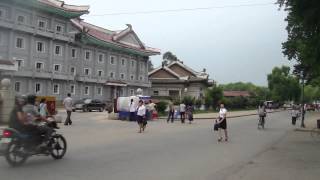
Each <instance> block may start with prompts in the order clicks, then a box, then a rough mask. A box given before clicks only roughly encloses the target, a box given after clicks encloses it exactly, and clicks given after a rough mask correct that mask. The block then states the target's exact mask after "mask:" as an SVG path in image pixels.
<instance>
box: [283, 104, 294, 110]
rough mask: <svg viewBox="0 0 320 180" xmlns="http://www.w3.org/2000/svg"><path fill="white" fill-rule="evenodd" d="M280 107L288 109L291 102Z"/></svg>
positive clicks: (290, 106)
mask: <svg viewBox="0 0 320 180" xmlns="http://www.w3.org/2000/svg"><path fill="white" fill-rule="evenodd" d="M282 107H283V109H290V108H292V104H283V105H282Z"/></svg>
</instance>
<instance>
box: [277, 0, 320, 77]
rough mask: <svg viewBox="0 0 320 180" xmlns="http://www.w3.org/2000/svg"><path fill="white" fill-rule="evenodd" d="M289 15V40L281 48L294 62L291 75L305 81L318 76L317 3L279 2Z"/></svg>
mask: <svg viewBox="0 0 320 180" xmlns="http://www.w3.org/2000/svg"><path fill="white" fill-rule="evenodd" d="M278 3H279V4H280V7H284V8H285V10H286V11H287V12H288V16H287V18H286V21H287V22H288V25H287V28H286V29H287V32H288V40H287V41H286V42H284V43H283V44H282V48H283V54H284V55H286V56H287V57H288V59H289V60H296V61H297V64H296V65H295V69H294V73H295V74H299V75H300V74H302V75H303V76H304V78H306V79H307V80H309V81H310V80H312V79H314V78H317V77H319V76H320V1H319V0H278Z"/></svg>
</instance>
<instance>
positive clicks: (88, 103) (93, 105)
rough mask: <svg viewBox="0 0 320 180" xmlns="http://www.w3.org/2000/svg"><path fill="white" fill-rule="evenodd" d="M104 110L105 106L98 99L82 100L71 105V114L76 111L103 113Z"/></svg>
mask: <svg viewBox="0 0 320 180" xmlns="http://www.w3.org/2000/svg"><path fill="white" fill-rule="evenodd" d="M105 108H106V104H105V103H103V102H102V101H101V100H99V99H82V100H79V101H76V102H75V103H74V105H73V109H72V110H73V112H75V111H77V110H82V111H83V112H91V111H94V110H95V111H100V112H102V111H104V110H105Z"/></svg>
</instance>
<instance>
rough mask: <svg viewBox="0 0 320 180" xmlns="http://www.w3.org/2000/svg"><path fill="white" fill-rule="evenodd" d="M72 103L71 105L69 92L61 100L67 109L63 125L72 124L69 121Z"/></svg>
mask: <svg viewBox="0 0 320 180" xmlns="http://www.w3.org/2000/svg"><path fill="white" fill-rule="evenodd" d="M72 105H73V102H72V98H71V94H70V93H68V97H66V98H65V99H64V100H63V106H64V109H65V110H66V111H67V118H66V121H65V122H64V125H65V126H67V125H71V124H72V121H71V112H72Z"/></svg>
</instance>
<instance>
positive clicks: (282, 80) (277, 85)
mask: <svg viewBox="0 0 320 180" xmlns="http://www.w3.org/2000/svg"><path fill="white" fill-rule="evenodd" d="M268 86H269V89H270V92H271V97H272V100H274V101H279V102H284V101H288V100H290V101H298V100H299V98H300V94H301V93H300V92H301V91H300V85H299V79H298V78H297V77H295V76H294V75H292V74H290V67H287V66H282V67H275V68H273V70H272V73H271V74H268Z"/></svg>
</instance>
